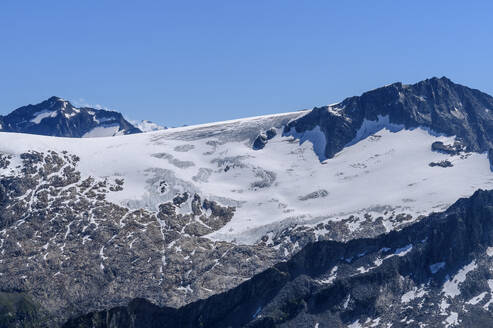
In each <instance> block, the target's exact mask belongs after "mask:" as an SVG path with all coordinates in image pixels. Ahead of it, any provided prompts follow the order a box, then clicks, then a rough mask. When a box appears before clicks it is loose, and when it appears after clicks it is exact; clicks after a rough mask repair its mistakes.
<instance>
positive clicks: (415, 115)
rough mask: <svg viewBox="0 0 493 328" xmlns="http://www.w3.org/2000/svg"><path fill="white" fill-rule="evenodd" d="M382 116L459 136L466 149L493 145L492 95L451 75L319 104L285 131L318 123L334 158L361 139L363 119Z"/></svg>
mask: <svg viewBox="0 0 493 328" xmlns="http://www.w3.org/2000/svg"><path fill="white" fill-rule="evenodd" d="M379 116H380V117H387V116H388V118H389V123H391V124H397V125H402V126H403V127H404V128H406V129H413V128H416V127H419V126H420V127H425V128H429V129H430V130H431V131H433V132H435V133H440V134H445V135H448V136H453V135H455V136H457V137H458V138H459V139H460V140H461V142H462V143H463V144H464V146H465V147H466V148H467V151H474V152H486V151H490V150H491V149H492V148H493V97H491V96H489V95H487V94H485V93H483V92H481V91H479V90H475V89H471V88H468V87H465V86H462V85H460V84H456V83H453V82H452V81H451V80H449V79H448V78H446V77H442V78H431V79H427V80H424V81H421V82H418V83H416V84H413V85H404V84H402V83H400V82H399V83H394V84H391V85H388V86H385V87H382V88H378V89H375V90H372V91H368V92H365V93H363V94H362V95H361V96H357V97H350V98H347V99H345V100H344V101H342V102H340V103H338V104H336V105H333V106H324V107H316V108H314V109H313V110H312V111H311V112H309V113H308V114H307V115H305V116H303V117H301V118H299V119H296V120H294V121H292V122H290V123H289V124H287V125H286V127H285V129H284V133H285V134H290V132H291V131H292V129H294V130H295V131H296V132H297V133H303V132H306V131H310V130H312V129H314V128H315V127H316V126H319V127H320V129H321V131H322V132H323V133H324V134H325V138H326V145H325V153H324V154H319V156H320V155H322V156H320V157H321V158H331V157H332V156H334V155H335V154H336V153H337V152H339V151H341V150H342V149H343V148H344V147H345V146H346V145H347V144H349V143H350V142H351V141H353V140H354V139H355V138H356V137H357V131H358V129H360V127H361V126H362V124H363V122H364V120H369V121H377V120H378V118H379ZM373 132H376V131H373ZM490 162H491V156H490Z"/></svg>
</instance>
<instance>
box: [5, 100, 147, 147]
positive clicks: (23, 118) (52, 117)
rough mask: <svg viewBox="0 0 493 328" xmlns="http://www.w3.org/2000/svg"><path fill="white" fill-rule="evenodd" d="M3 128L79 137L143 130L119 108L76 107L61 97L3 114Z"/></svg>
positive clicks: (14, 130)
mask: <svg viewBox="0 0 493 328" xmlns="http://www.w3.org/2000/svg"><path fill="white" fill-rule="evenodd" d="M95 129H98V130H95ZM0 131H4V132H19V133H30V134H40V135H47V136H57V137H75V138H80V137H83V136H87V137H94V136H111V135H121V134H131V133H139V132H142V131H141V130H139V129H138V128H136V127H135V126H133V125H132V124H131V123H129V122H128V121H127V120H125V119H124V118H123V116H122V114H120V113H118V112H114V111H108V110H103V109H94V108H88V107H82V108H76V107H74V106H73V105H72V104H71V103H70V102H68V101H66V100H63V99H61V98H58V97H51V98H50V99H48V100H45V101H43V102H41V103H39V104H36V105H27V106H24V107H20V108H18V109H16V110H14V111H13V112H12V113H10V114H8V115H6V116H0Z"/></svg>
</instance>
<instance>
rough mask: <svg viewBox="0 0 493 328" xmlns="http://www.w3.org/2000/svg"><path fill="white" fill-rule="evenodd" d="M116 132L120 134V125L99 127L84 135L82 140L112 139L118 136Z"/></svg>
mask: <svg viewBox="0 0 493 328" xmlns="http://www.w3.org/2000/svg"><path fill="white" fill-rule="evenodd" d="M98 123H99V122H98ZM118 132H120V125H118V124H108V125H101V126H97V127H95V128H93V129H91V130H90V131H89V132H86V133H84V135H83V136H82V138H101V137H113V136H117V135H119V133H118Z"/></svg>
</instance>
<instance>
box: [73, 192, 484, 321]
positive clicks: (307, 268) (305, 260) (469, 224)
mask: <svg viewBox="0 0 493 328" xmlns="http://www.w3.org/2000/svg"><path fill="white" fill-rule="evenodd" d="M492 264H493V191H483V190H479V191H477V192H476V193H475V194H474V195H473V196H471V197H470V198H467V199H460V200H458V201H457V203H455V204H454V205H453V206H451V207H450V208H449V209H448V210H447V211H445V212H443V213H437V214H433V215H431V216H429V217H427V218H425V219H423V220H421V221H420V222H418V223H415V224H413V225H411V226H409V227H406V228H404V229H402V230H400V231H393V232H390V233H388V234H383V235H380V236H378V237H376V238H359V239H354V240H351V241H349V242H346V243H342V242H335V241H321V242H315V243H311V244H309V245H307V246H306V247H305V248H303V249H302V250H301V251H300V252H298V253H297V254H296V255H294V256H293V257H292V258H291V259H290V260H288V261H287V262H284V263H280V264H277V265H275V266H273V267H272V268H269V269H267V270H265V271H264V272H262V273H260V274H257V275H255V276H254V277H252V278H251V279H249V280H248V281H246V282H244V283H242V284H241V285H240V286H238V287H236V288H234V289H231V290H229V291H227V292H224V293H221V294H219V295H215V296H212V297H210V298H208V299H206V300H201V301H198V302H194V303H191V304H189V305H187V306H184V307H181V308H179V309H174V308H160V307H157V306H155V305H153V304H151V303H149V302H147V301H145V300H142V299H136V300H133V301H132V302H131V303H130V304H129V305H128V306H126V307H118V308H114V309H111V310H106V311H102V312H95V313H91V314H87V315H85V316H82V317H80V318H75V319H71V320H70V321H69V322H68V323H66V324H65V325H64V327H97V328H103V327H346V326H349V325H351V324H353V327H390V324H392V327H440V326H446V327H447V326H462V327H489V326H491V325H493V316H492V315H491V311H492V310H493V270H492V269H491V268H492Z"/></svg>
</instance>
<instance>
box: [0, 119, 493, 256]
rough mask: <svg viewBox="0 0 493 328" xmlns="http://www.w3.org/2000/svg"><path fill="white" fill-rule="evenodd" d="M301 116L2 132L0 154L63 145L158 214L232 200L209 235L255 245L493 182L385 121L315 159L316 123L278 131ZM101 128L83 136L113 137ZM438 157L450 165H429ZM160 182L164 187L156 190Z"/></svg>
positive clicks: (483, 160) (133, 202)
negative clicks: (262, 138) (149, 128)
mask: <svg viewBox="0 0 493 328" xmlns="http://www.w3.org/2000/svg"><path fill="white" fill-rule="evenodd" d="M306 112H307V111H303V112H294V113H285V114H276V115H267V116H262V117H253V118H247V119H240V120H233V121H226V122H219V123H213V124H203V125H197V126H188V127H181V128H171V129H167V130H160V131H154V132H149V133H145V134H133V135H124V136H117V137H112V138H84V139H77V138H57V137H45V136H38V135H36V136H34V135H28V134H15V133H0V151H2V152H6V153H11V154H20V153H22V152H25V151H28V150H36V151H45V150H49V149H52V150H55V151H63V150H67V151H69V152H71V153H73V154H76V155H78V156H79V157H80V159H81V160H80V163H79V166H78V168H79V170H80V171H81V173H82V175H83V176H94V177H109V178H123V179H124V190H123V191H118V192H112V193H110V194H109V195H108V199H109V200H110V201H113V202H115V203H118V204H120V205H122V206H126V207H129V208H147V209H149V210H157V206H158V204H160V203H163V202H166V201H170V200H172V199H173V198H174V197H175V196H176V194H177V193H181V192H185V191H187V192H189V193H191V194H193V193H198V194H199V195H200V196H201V197H202V199H204V198H207V199H210V200H214V201H217V202H218V203H220V204H221V205H227V206H235V207H236V211H235V214H234V217H233V219H232V220H231V221H230V222H229V223H227V224H226V225H225V226H224V227H223V228H221V229H220V230H219V231H216V232H214V233H213V234H211V235H209V237H210V238H213V239H217V240H228V241H234V240H235V241H237V242H239V243H254V242H255V241H257V240H258V238H260V237H261V236H262V235H264V234H266V233H267V232H269V231H276V230H277V229H281V228H282V227H285V226H286V225H288V224H290V223H293V222H296V223H299V224H307V225H312V224H316V223H318V222H322V221H327V220H340V219H342V218H344V217H347V216H348V215H351V214H354V213H360V214H361V213H363V214H364V213H367V212H371V213H376V214H378V213H383V212H384V211H387V210H388V209H389V208H391V209H392V210H394V211H395V212H396V213H406V214H410V215H412V216H413V217H414V218H417V217H418V216H420V215H427V214H429V213H431V212H434V211H441V210H444V209H446V208H447V207H448V206H449V205H451V204H452V203H453V202H455V201H456V200H457V199H458V198H460V197H467V196H470V195H471V194H472V193H473V192H474V191H475V190H477V189H479V188H483V189H491V188H493V175H492V173H491V171H490V167H489V162H488V159H487V155H486V154H479V153H471V154H470V155H469V156H466V157H465V158H461V157H460V156H452V157H451V156H449V155H446V154H442V153H437V152H432V151H431V144H432V143H433V142H434V141H442V142H444V143H451V142H453V141H454V137H444V136H437V135H436V134H430V133H429V131H427V130H425V129H420V128H416V129H413V130H405V129H402V128H396V126H392V125H386V124H385V119H381V120H380V119H379V121H378V122H376V123H375V122H373V123H372V122H371V121H367V122H365V125H364V127H363V128H362V131H361V132H359V133H358V137H357V140H354V142H351V143H350V144H349V145H348V146H347V147H345V148H344V149H343V150H342V151H340V152H339V153H338V154H336V155H335V156H334V157H333V158H331V159H327V160H324V161H323V162H321V161H320V159H321V158H320V157H319V156H318V155H317V152H315V151H314V149H313V148H314V147H315V148H316V150H319V151H320V149H321V148H320V147H321V146H323V145H324V142H325V141H324V140H323V138H321V135H322V136H323V132H321V131H320V129H319V128H318V127H317V128H315V129H314V130H313V131H309V132H308V134H306V135H304V134H297V135H295V136H292V135H284V136H283V133H282V128H283V126H284V125H285V124H286V123H287V122H289V121H290V120H292V119H295V118H297V117H299V116H301V115H303V114H305V113H306ZM271 127H275V128H276V129H277V132H278V133H277V135H276V137H274V138H273V139H271V140H269V141H268V143H267V144H266V146H265V147H264V148H263V149H261V150H253V149H252V146H251V145H252V141H253V139H254V138H255V136H256V135H258V134H259V133H261V132H262V131H265V130H267V129H269V128H271ZM106 128H107V129H114V127H106ZM106 128H104V130H96V129H95V130H93V131H91V132H90V133H89V135H85V137H88V136H103V135H105V134H106V133H108V132H111V131H113V134H114V133H116V131H115V130H111V131H109V130H105V129H106ZM312 142H315V145H314V144H313V143H312ZM445 159H447V160H449V161H451V162H452V163H453V167H448V168H442V167H430V166H429V165H428V164H429V163H430V162H436V161H441V160H445ZM0 173H1V172H0ZM163 181H165V183H166V185H167V186H168V187H167V188H166V191H165V192H164V193H161V192H160V182H163ZM355 227H356V228H357V224H356V225H355ZM409 250H410V249H409Z"/></svg>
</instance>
